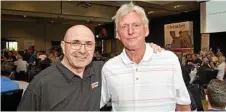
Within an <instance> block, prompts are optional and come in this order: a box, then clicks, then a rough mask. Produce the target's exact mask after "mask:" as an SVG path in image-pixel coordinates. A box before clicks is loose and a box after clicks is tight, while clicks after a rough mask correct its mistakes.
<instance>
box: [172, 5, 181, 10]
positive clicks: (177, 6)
mask: <svg viewBox="0 0 226 112" xmlns="http://www.w3.org/2000/svg"><path fill="white" fill-rule="evenodd" d="M181 6H182V5H175V6H173V7H174V8H175V9H176V8H179V7H181Z"/></svg>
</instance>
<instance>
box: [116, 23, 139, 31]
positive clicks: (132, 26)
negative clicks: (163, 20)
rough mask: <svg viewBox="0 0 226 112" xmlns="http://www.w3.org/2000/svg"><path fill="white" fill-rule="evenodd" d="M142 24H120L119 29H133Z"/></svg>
mask: <svg viewBox="0 0 226 112" xmlns="http://www.w3.org/2000/svg"><path fill="white" fill-rule="evenodd" d="M141 25H142V23H133V24H124V25H122V26H120V29H122V30H128V29H129V28H130V27H131V28H132V29H134V30H136V29H138V28H140V26H141Z"/></svg>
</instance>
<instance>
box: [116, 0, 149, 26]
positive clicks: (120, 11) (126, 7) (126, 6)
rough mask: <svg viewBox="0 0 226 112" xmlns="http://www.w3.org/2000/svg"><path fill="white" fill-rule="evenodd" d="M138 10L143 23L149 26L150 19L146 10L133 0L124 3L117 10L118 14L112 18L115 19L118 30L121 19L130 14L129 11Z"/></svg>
mask: <svg viewBox="0 0 226 112" xmlns="http://www.w3.org/2000/svg"><path fill="white" fill-rule="evenodd" d="M132 11H134V12H136V13H137V14H139V15H140V17H141V19H142V21H143V24H144V25H145V26H146V27H147V26H148V24H149V20H148V18H147V16H146V14H145V11H144V9H143V8H142V7H140V6H138V5H134V4H133V3H132V2H130V3H128V4H123V5H122V6H121V7H120V8H119V9H118V11H117V12H116V15H115V16H114V17H113V18H112V19H113V20H115V26H116V30H117V29H118V25H119V20H120V18H121V17H122V16H125V15H126V14H128V13H129V12H132Z"/></svg>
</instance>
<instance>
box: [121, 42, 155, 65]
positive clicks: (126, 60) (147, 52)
mask: <svg viewBox="0 0 226 112" xmlns="http://www.w3.org/2000/svg"><path fill="white" fill-rule="evenodd" d="M145 47H146V49H145V53H144V56H143V58H142V60H141V62H146V61H149V60H150V59H151V57H152V55H153V48H152V47H151V46H150V45H148V44H147V43H145ZM121 59H122V61H123V62H124V63H125V64H132V63H133V62H132V61H131V60H130V58H129V57H128V56H127V54H126V51H125V48H124V49H123V51H122V53H121Z"/></svg>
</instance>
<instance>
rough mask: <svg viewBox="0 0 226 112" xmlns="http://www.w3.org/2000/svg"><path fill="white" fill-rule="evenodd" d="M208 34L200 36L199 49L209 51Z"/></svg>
mask: <svg viewBox="0 0 226 112" xmlns="http://www.w3.org/2000/svg"><path fill="white" fill-rule="evenodd" d="M209 41H210V34H207V33H205V34H202V38H201V49H209V44H210V42H209Z"/></svg>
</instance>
